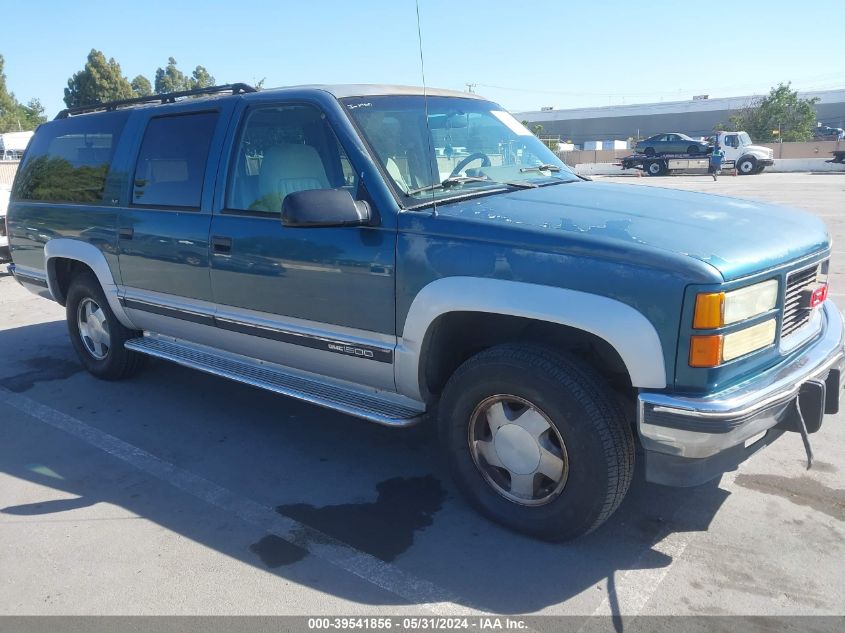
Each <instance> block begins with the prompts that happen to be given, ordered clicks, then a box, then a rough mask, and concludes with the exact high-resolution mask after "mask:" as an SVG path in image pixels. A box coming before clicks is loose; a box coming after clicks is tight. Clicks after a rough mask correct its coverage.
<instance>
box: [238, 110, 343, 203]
mask: <svg viewBox="0 0 845 633" xmlns="http://www.w3.org/2000/svg"><path fill="white" fill-rule="evenodd" d="M338 187H348V188H349V189H350V191H351V192H352V194H353V195H355V191H356V187H357V176H356V174H355V170H354V169H353V168H352V165H351V163H350V162H349V159H348V157H347V156H346V154H345V152H344V151H343V148H342V147H341V146H340V143H339V142H338V140H337V137H336V136H335V135H334V132H333V131H332V129H331V127H330V126H329V124H328V122H327V121H326V120H325V117H324V116H323V114H322V113H321V112H320V111H319V110H318V109H317V108H315V107H313V106H309V105H285V106H273V107H261V108H255V109H252V110H250V111H248V112H247V114H246V118H245V121H244V123H243V126H242V129H241V136H240V139H239V141H238V144H237V145H236V148H235V156H234V160H233V161H232V167H231V169H230V174H229V188H228V191H227V195H226V208H227V209H232V210H241V211H255V212H258V213H260V214H266V213H273V214H278V213H281V210H282V201H283V200H284V198H285V196H287V195H288V194H289V193H293V192H296V191H304V190H306V189H334V188H338Z"/></svg>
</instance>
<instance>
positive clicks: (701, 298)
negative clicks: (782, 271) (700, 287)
mask: <svg viewBox="0 0 845 633" xmlns="http://www.w3.org/2000/svg"><path fill="white" fill-rule="evenodd" d="M777 300H778V281H777V279H769V280H768V281H763V282H761V283H759V284H754V285H753V286H747V287H745V288H740V289H738V290H731V291H730V292H702V293H699V294H698V295H697V296H696V298H695V316H694V318H693V327H694V328H695V329H697V330H704V329H714V328H719V327H722V326H724V325H730V324H731V323H738V322H739V321H744V320H745V319H750V318H752V317H755V316H758V315H760V314H764V313H766V312H768V311H769V310H772V309H773V308H774V307H775V304H777Z"/></svg>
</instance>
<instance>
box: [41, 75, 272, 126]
mask: <svg viewBox="0 0 845 633" xmlns="http://www.w3.org/2000/svg"><path fill="white" fill-rule="evenodd" d="M219 92H231V93H232V94H233V95H236V94H245V93H247V92H257V91H256V89H255V88H253V87H252V86H250V85H249V84H245V83H236V84H224V85H222V86H209V87H208V88H195V89H193V90H182V91H180V92H163V93H161V94H154V95H149V96H147V97H135V98H134V99H120V100H118V101H108V102H107V103H92V104H89V105H84V106H77V107H74V108H66V109H64V110H62V111H61V112H59V113H58V114H57V115H56V119H66V118H67V117H69V116H73V115H75V114H87V113H89V112H100V111H107V112H109V111H112V110H117V109H118V108H124V107H128V106H135V105H140V104H142V103H155V102H159V103H176V100H177V99H181V98H183V97H195V96H197V95H211V94H217V93H219Z"/></svg>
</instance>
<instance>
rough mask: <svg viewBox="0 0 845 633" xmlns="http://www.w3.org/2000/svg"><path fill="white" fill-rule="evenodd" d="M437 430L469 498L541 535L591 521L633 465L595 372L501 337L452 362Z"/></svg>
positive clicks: (588, 526)
mask: <svg viewBox="0 0 845 633" xmlns="http://www.w3.org/2000/svg"><path fill="white" fill-rule="evenodd" d="M439 431H440V437H441V444H442V447H443V450H444V452H445V455H446V459H447V461H448V463H449V467H450V470H451V472H452V475H453V477H454V479H455V482H456V484H457V486H458V488H459V489H460V490H461V492H462V493H463V494H464V495H465V496H466V497H467V498H468V499H469V501H470V502H471V503H472V504H473V505H474V506H475V507H476V508H477V509H478V510H479V511H481V513H482V514H484V515H486V516H488V517H489V518H491V519H493V520H494V521H497V522H499V523H501V524H503V525H505V526H506V527H508V528H511V529H513V530H516V531H519V532H523V533H525V534H529V535H531V536H535V537H538V538H542V539H546V540H554V541H561V540H567V539H571V538H574V537H577V536H580V535H582V534H586V533H588V532H590V531H592V530H594V529H595V528H597V527H598V526H599V525H601V524H602V523H603V522H604V521H605V520H606V519H607V518H608V517H609V516H610V515H611V514H612V513H613V511H614V510H616V508H617V507H618V506H619V504H620V503H621V501H622V499H623V498H624V496H625V493H626V492H627V491H628V487H629V485H630V482H631V477H632V474H633V469H634V439H633V435H632V432H631V428H630V425H629V424H628V423H627V421H626V419H625V415H624V413H623V411H622V409H621V407H620V406H619V404H618V402H617V399H616V397H615V395H614V394H613V392H612V391H611V390H610V389H609V387H608V386H607V385H606V383H605V381H604V380H603V379H602V378H601V376H600V375H598V373H597V372H595V371H594V370H593V369H592V368H591V367H590V366H589V365H586V364H585V363H583V362H581V361H578V360H577V359H575V358H573V357H571V356H568V355H564V354H559V353H557V352H555V351H553V350H549V349H546V348H543V347H539V346H534V345H515V344H513V345H501V346H497V347H494V348H491V349H488V350H486V351H484V352H481V353H479V354H477V355H476V356H474V357H472V358H470V359H469V360H467V361H466V362H465V363H464V364H463V365H461V366H460V367H459V368H458V369H457V371H456V372H455V373H454V375H453V376H452V378H451V379H450V380H449V382H448V384H447V385H446V388H445V389H444V392H443V397H442V400H441V405H440V412H439Z"/></svg>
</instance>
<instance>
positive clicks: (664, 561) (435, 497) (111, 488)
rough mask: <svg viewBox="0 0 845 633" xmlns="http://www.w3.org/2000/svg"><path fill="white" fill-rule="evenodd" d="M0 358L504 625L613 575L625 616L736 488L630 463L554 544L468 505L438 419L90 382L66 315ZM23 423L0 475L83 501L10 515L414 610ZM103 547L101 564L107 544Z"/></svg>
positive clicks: (254, 394)
mask: <svg viewBox="0 0 845 633" xmlns="http://www.w3.org/2000/svg"><path fill="white" fill-rule="evenodd" d="M0 349H2V350H8V353H7V354H5V355H4V356H3V357H2V358H0V386H2V387H3V388H4V389H6V390H7V392H9V391H10V392H12V393H14V394H20V395H21V396H23V397H26V398H28V399H31V400H34V401H36V402H38V403H41V404H44V405H46V406H48V407H51V408H53V409H56V410H59V411H60V412H62V413H64V414H67V415H71V416H73V417H74V418H76V419H78V420H81V421H82V422H83V423H84V424H86V425H88V426H90V427H94V428H96V429H99V430H101V431H103V432H105V433H108V434H110V435H113V436H115V437H117V438H119V439H121V440H122V441H124V442H127V443H129V444H131V445H133V446H136V447H138V448H140V449H142V450H144V451H147V452H149V453H151V454H152V455H155V456H156V457H158V458H160V459H161V460H164V461H166V462H169V463H171V464H174V465H175V466H177V467H179V468H182V469H185V470H187V471H189V472H190V473H193V474H195V475H198V476H200V477H202V478H204V479H205V480H208V481H210V482H213V483H214V484H216V485H218V486H222V487H224V488H225V489H227V490H228V491H231V492H232V493H234V494H235V495H237V496H239V497H243V498H246V499H250V500H252V501H254V502H256V503H258V504H261V505H262V506H263V507H268V508H273V509H275V511H276V512H278V513H279V514H280V515H284V516H285V517H288V518H293V519H295V520H296V521H299V522H300V523H301V524H304V525H306V526H308V527H310V528H314V529H316V530H319V531H320V532H322V533H324V534H328V535H329V536H332V537H334V538H335V539H338V540H340V541H342V542H344V543H347V544H349V545H351V546H352V547H355V548H356V549H358V550H359V551H363V552H366V553H369V554H371V555H373V556H375V557H377V558H380V559H382V560H384V561H387V562H390V563H391V564H393V565H396V566H397V567H399V568H400V569H402V570H403V571H405V572H406V573H409V574H412V575H414V576H416V577H419V578H422V579H425V580H428V581H430V582H432V583H434V584H436V585H438V586H440V587H442V588H444V589H445V590H447V591H448V592H450V593H451V594H454V595H455V596H457V598H456V601H457V602H459V603H461V604H464V605H466V606H469V607H472V608H477V609H482V610H487V611H492V612H497V613H528V612H534V611H537V610H540V609H543V608H546V607H549V606H550V605H556V604H559V603H561V602H564V601H566V600H568V599H570V598H575V597H577V599H578V600H579V602H578V603H577V604H578V605H581V606H580V607H579V608H581V609H584V608H589V610H590V611H591V610H592V609H593V608H594V607H595V606H596V601H597V599H598V597H600V596H603V595H604V594H603V593H599V592H598V591H594V592H593V593H592V594H585V596H581V595H580V594H582V593H583V592H585V590H587V589H592V588H594V587H596V586H597V585H599V584H600V583H603V582H604V581H605V580H607V581H608V600H609V602H610V608H611V611H612V612H614V613H618V609H619V607H618V604H617V598H616V591H617V584H618V582H619V575H620V574H621V573H622V572H624V571H626V570H631V569H634V570H636V569H653V568H662V567H666V566H668V565H670V564H671V563H672V558H671V557H670V556H668V555H666V554H664V553H661V552H660V551H659V547H655V546H656V545H657V544H658V543H659V542H660V541H661V540H662V539H664V538H665V537H666V536H668V535H670V534H672V533H678V532H697V531H703V530H707V529H708V526H709V524H710V522H711V520H712V518H713V517H714V515H715V514H716V512H717V511H718V509H719V508H720V506H721V504H722V503H723V502H724V501H725V499H726V498H727V496H728V494H729V493H728V492H727V491H725V490H722V489H720V488H719V487H718V485H717V484H716V483H711V484H708V485H705V486H700V487H698V488H695V489H673V488H666V487H662V486H657V485H653V484H649V483H646V482H645V481H644V480H643V474H642V469H641V468H638V469H637V471H636V475H635V481H634V484H633V485H632V488H631V490H630V492H629V494H628V496H627V498H626V500H625V501H624V503H623V504H622V506H621V507H620V508H619V510H618V511H617V512H616V513H615V514H614V515H613V516H612V517H611V518H610V520H609V521H608V522H607V523H606V524H605V525H604V526H602V527H601V528H599V529H598V530H597V531H596V532H594V533H593V534H590V535H588V536H586V537H584V538H582V539H580V540H577V541H574V542H571V543H558V544H553V543H544V542H540V541H536V540H532V539H529V538H526V537H523V536H521V535H518V534H514V533H511V532H509V531H507V530H505V529H502V528H501V527H499V526H497V525H494V524H492V523H490V522H489V521H487V520H486V519H484V518H482V517H480V516H478V515H477V514H476V513H475V512H473V511H472V510H471V509H470V508H469V507H468V506H467V504H466V503H465V502H464V501H463V499H462V498H461V497H460V496H459V495H458V493H457V492H456V490H455V489H454V487H453V486H452V484H451V482H450V481H449V478H448V474H447V472H446V469H445V468H444V466H443V465H442V461H441V460H440V458H439V456H438V451H437V444H436V438H435V437H434V432H433V430H432V428H431V425H428V426H426V425H422V426H419V427H415V428H411V429H405V430H396V429H388V428H384V427H379V426H377V425H373V424H369V423H365V422H361V421H358V420H355V419H352V418H349V417H347V416H343V415H340V414H336V413H333V412H329V411H325V410H322V409H319V408H315V407H313V406H310V405H307V404H304V403H300V402H297V401H294V400H290V399H286V398H282V397H279V396H275V395H274V394H270V393H266V392H263V391H259V390H256V389H252V388H250V387H246V386H243V385H238V384H235V383H232V382H229V381H226V380H224V379H220V378H216V377H213V376H208V375H204V374H200V373H198V372H195V371H192V370H188V369H185V368H181V367H178V366H175V365H171V364H168V363H164V362H155V363H151V365H150V366H149V367H148V368H147V369H146V370H145V371H144V372H143V373H142V374H141V375H139V376H138V377H136V378H134V379H132V380H128V381H124V382H119V383H113V382H102V381H98V380H96V379H94V378H93V377H91V376H89V375H88V374H86V373H83V372H81V371H80V370H79V367H78V365H77V363H76V360H75V358H74V356H73V351H72V349H71V347H70V344H69V343H68V342H67V335H66V329H65V325H64V323H63V322H61V321H54V322H49V323H42V324H37V325H30V326H25V327H20V328H15V329H7V330H2V331H0ZM7 410H9V411H14V409H7ZM13 417H14V419H10V420H7V421H6V422H4V423H3V424H0V471H2V472H3V473H6V474H8V475H11V476H13V477H16V478H19V479H22V480H26V481H31V482H35V483H37V484H40V485H42V486H47V487H50V488H53V489H55V490H57V491H62V492H64V493H68V494H70V495H75V496H76V497H78V498H77V499H63V500H56V499H45V501H44V502H42V503H39V502H38V501H37V500H36V501H28V502H27V503H23V504H20V505H16V506H11V507H5V508H0V514H2V515H4V516H5V517H6V518H9V517H12V516H17V517H33V516H39V515H51V516H56V515H59V516H60V515H61V513H63V512H67V511H73V510H79V509H81V508H85V507H87V506H91V505H94V504H96V503H109V504H113V505H116V506H119V507H123V508H125V509H126V510H128V511H129V512H131V513H134V514H136V515H138V516H140V517H143V518H145V519H147V520H149V521H152V522H154V523H156V524H158V525H160V526H162V527H164V528H166V529H168V530H171V531H173V532H175V533H177V534H179V535H181V536H182V537H185V538H187V539H191V540H193V541H195V542H197V543H200V544H202V545H203V546H205V547H208V548H213V549H214V550H216V551H219V552H221V553H223V554H225V555H227V556H230V557H232V558H234V559H237V560H239V561H242V562H244V563H247V564H249V565H252V566H255V567H257V568H259V569H264V570H266V571H267V572H268V573H271V574H275V575H277V576H279V577H281V578H284V579H287V580H291V581H295V582H298V583H301V584H305V585H306V586H307V585H313V586H317V587H318V588H319V590H320V591H325V592H328V593H331V594H334V595H337V596H340V597H343V598H346V599H349V600H355V601H359V602H363V603H373V604H405V600H404V599H403V598H400V597H398V596H395V595H392V594H389V593H386V592H381V591H379V592H373V591H370V590H362V589H360V588H359V589H355V588H354V587H353V585H354V583H350V582H349V579H348V578H347V579H346V580H345V581H343V582H341V581H339V580H338V581H332V578H336V577H337V576H338V574H326V576H331V577H330V578H325V577H323V578H317V579H315V578H314V574H313V571H312V572H311V573H310V574H303V573H302V571H301V569H300V568H299V566H300V565H301V564H302V561H303V559H305V558H306V557H308V556H311V554H308V553H307V544H306V550H301V551H296V550H295V548H294V549H291V548H289V547H288V544H286V543H285V542H281V539H274V538H273V537H268V535H266V534H261V535H260V536H259V537H256V528H255V526H254V525H246V524H245V523H244V524H243V525H240V524H241V523H243V521H242V520H241V519H239V518H238V517H234V516H231V515H230V516H224V515H225V513H224V512H222V511H220V509H219V508H212V509H209V508H206V507H204V506H208V504H206V503H205V502H204V501H201V500H200V499H197V498H187V497H189V495H188V494H187V493H185V492H183V491H181V490H177V489H176V488H174V487H173V486H170V485H168V484H167V482H166V481H161V480H153V478H152V476H151V475H148V474H147V473H143V472H141V471H138V470H136V469H134V468H133V467H132V466H131V465H129V464H127V463H125V462H120V461H119V460H118V459H116V458H115V457H114V456H112V455H109V454H107V453H105V452H103V451H101V450H100V449H97V448H94V447H93V446H92V445H90V444H86V443H84V442H82V440H79V439H77V438H70V436H68V435H67V434H66V433H64V432H62V431H60V430H58V429H56V428H53V427H50V426H49V425H47V424H44V423H38V422H35V421H33V420H31V419H26V418H25V415H24V414H23V413H21V414H20V416H17V415H15V416H13ZM69 438H70V439H69ZM140 489H143V492H142V493H139V490H140ZM212 511H213V512H212ZM209 513H211V514H209ZM21 520H25V519H21ZM233 522H234V523H235V524H237V525H236V527H234V528H233V527H231V525H232V523H233ZM223 524H226V525H227V526H229V527H227V528H226V529H222V527H221V526H222V525H223ZM259 531H260V530H259ZM102 549H103V552H104V554H103V555H105V556H107V555H108V551H109V544H108V542H105V543H103V544H102ZM180 562H181V563H183V564H185V565H190V561H180ZM359 584H360V583H359ZM573 604H575V602H573Z"/></svg>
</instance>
